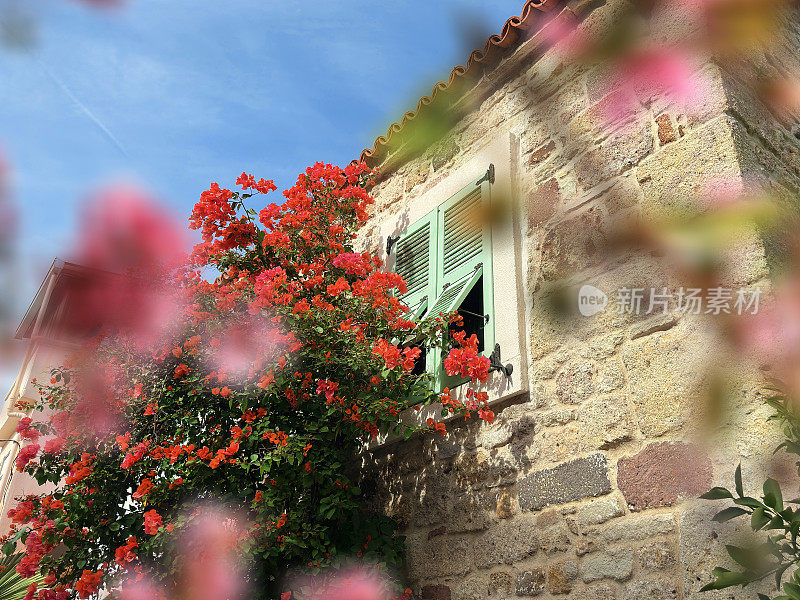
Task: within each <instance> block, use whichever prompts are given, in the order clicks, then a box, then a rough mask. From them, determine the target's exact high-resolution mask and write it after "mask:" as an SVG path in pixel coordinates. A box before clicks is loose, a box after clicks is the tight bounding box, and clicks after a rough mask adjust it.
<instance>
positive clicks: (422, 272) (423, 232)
mask: <svg viewBox="0 0 800 600" xmlns="http://www.w3.org/2000/svg"><path fill="white" fill-rule="evenodd" d="M394 272H395V273H397V274H399V275H401V276H402V277H403V279H404V280H405V282H406V285H407V286H408V291H407V292H406V294H405V295H404V296H403V297H402V300H403V302H405V303H406V304H407V305H408V307H409V313H410V315H411V317H412V318H419V317H420V316H421V315H422V314H423V313H424V312H425V309H426V308H428V307H429V306H430V305H431V304H432V303H433V300H434V290H435V289H436V211H431V212H430V213H429V214H428V215H426V216H425V217H423V218H422V219H420V220H419V221H417V222H416V223H414V224H412V225H411V226H410V227H408V228H407V229H406V230H405V231H404V232H403V233H402V234H400V238H399V239H398V240H397V244H396V245H395V263H394Z"/></svg>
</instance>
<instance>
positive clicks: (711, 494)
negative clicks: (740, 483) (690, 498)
mask: <svg viewBox="0 0 800 600" xmlns="http://www.w3.org/2000/svg"><path fill="white" fill-rule="evenodd" d="M700 497H701V498H703V499H704V500H721V499H722V498H733V494H731V493H730V492H729V491H728V490H727V489H725V488H724V487H715V488H711V489H710V490H708V491H707V492H706V493H705V494H703V495H702V496H700Z"/></svg>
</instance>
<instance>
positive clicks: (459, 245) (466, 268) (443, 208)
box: [429, 178, 494, 386]
mask: <svg viewBox="0 0 800 600" xmlns="http://www.w3.org/2000/svg"><path fill="white" fill-rule="evenodd" d="M490 191H491V183H490V182H489V181H488V180H486V179H484V178H482V179H481V181H480V182H479V183H475V182H472V183H470V184H469V185H467V186H466V187H465V188H464V189H463V190H461V191H460V192H458V193H457V194H455V195H454V196H453V197H452V198H450V199H448V200H447V201H446V202H443V203H442V204H441V205H440V206H439V207H438V209H437V210H436V226H437V238H438V243H437V245H438V251H437V262H436V286H437V287H436V289H437V291H438V294H437V299H436V301H435V302H434V303H433V305H432V306H431V309H430V311H429V314H431V315H437V314H439V313H440V312H443V313H448V312H452V311H454V310H456V309H457V308H458V307H459V306H460V305H461V303H462V302H463V301H464V299H465V298H466V297H467V295H468V294H469V293H470V291H472V289H473V288H474V287H475V285H477V284H478V282H481V285H482V287H483V290H482V291H483V313H484V314H487V315H489V322H488V323H486V326H485V328H484V332H483V333H484V353H485V354H487V355H488V354H489V353H490V352H491V351H492V350H493V349H494V292H493V285H492V283H493V269H492V230H491V222H490V220H489V219H488V215H489V211H490ZM434 362H435V363H436V364H434V373H435V374H436V376H437V380H438V381H439V384H440V385H442V386H443V385H453V384H456V383H458V382H456V381H453V378H447V377H446V376H445V374H444V369H443V368H442V366H441V357H435V360H434Z"/></svg>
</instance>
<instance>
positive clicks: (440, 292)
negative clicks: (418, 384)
mask: <svg viewBox="0 0 800 600" xmlns="http://www.w3.org/2000/svg"><path fill="white" fill-rule="evenodd" d="M491 187H492V182H490V181H489V180H488V179H487V178H486V177H484V176H481V177H480V178H477V177H476V178H474V179H472V180H471V181H470V182H469V183H468V184H467V185H466V186H464V187H463V188H461V189H460V190H459V191H458V192H456V193H455V194H453V195H452V196H450V197H449V198H447V199H446V200H444V201H443V202H440V203H439V204H438V205H437V206H436V208H434V209H433V210H431V211H430V212H428V213H427V214H426V215H425V216H423V217H422V218H420V219H418V220H417V221H415V222H413V223H411V224H410V225H409V226H408V227H406V228H405V229H404V230H403V232H402V233H400V235H399V237H398V240H397V245H396V246H395V250H396V254H395V264H394V267H393V269H392V270H393V271H394V272H398V269H397V259H398V256H399V253H400V252H401V251H402V242H403V240H404V239H407V238H409V237H411V236H413V235H415V234H416V232H418V231H419V230H420V229H422V228H423V227H425V226H426V225H428V227H429V229H428V231H429V234H428V242H429V250H428V258H429V260H428V285H427V286H425V287H424V288H421V289H420V290H415V291H414V292H412V293H411V294H406V295H405V296H403V298H402V300H403V301H404V302H405V303H406V304H408V306H409V314H410V316H411V318H414V319H418V318H420V315H421V314H422V313H423V312H424V311H425V309H426V308H427V309H429V310H430V312H429V313H428V316H430V315H433V310H434V309H436V308H437V305H438V304H439V302H440V300H441V299H442V298H443V297H444V294H445V293H446V290H447V288H448V287H450V286H452V285H456V284H459V283H460V282H462V281H463V280H465V279H466V280H467V281H466V282H465V283H464V285H463V286H462V287H461V289H460V290H459V291H458V292H457V294H456V295H455V296H454V297H453V298H451V299H449V300H448V302H447V305H445V306H443V307H441V309H440V310H437V312H441V313H449V312H452V311H453V310H457V308H458V307H459V306H460V305H461V304H462V303H463V302H464V300H465V299H466V297H467V296H468V295H469V293H470V292H471V291H472V290H473V289H474V287H475V286H476V285H477V284H478V283H479V282H481V285H482V295H483V314H485V315H488V316H489V320H488V321H487V322H486V323H485V325H484V347H483V352H482V354H483V355H484V356H488V355H489V354H491V352H492V351H493V350H494V345H495V327H494V319H495V312H494V269H493V262H494V261H493V249H492V227H491V222H490V221H489V220H488V219H487V218H486V216H487V215H490V214H491V209H492V206H491ZM476 188H477V189H478V200H477V203H478V207H477V210H478V218H479V222H480V223H482V226H481V229H482V231H481V237H480V241H481V248H480V251H479V252H478V253H477V254H475V255H474V256H472V257H469V258H467V259H466V260H465V261H463V263H462V264H459V265H456V266H455V267H454V268H453V269H452V270H450V271H448V272H445V256H446V255H445V237H446V234H447V232H446V217H447V214H448V211H450V209H452V208H453V207H456V206H458V204H459V203H461V202H465V201H468V199H469V197H470V196H472V195H473V194H475V191H476ZM484 223H485V224H484ZM467 226H468V225H467ZM473 237H474V236H473ZM457 244H458V245H456V246H454V248H461V249H462V251H463V250H464V249H465V248H467V247H468V246H469V240H467V241H466V243H465V244H461V243H459V242H457ZM452 251H453V248H451V249H450V252H451V256H452ZM423 290H425V291H424V292H423ZM423 305H424V306H423ZM421 306H423V307H422V308H421V309H420V307H421ZM425 366H426V368H425V370H426V371H427V372H428V373H429V374H431V376H432V377H433V379H434V385H435V388H436V392H440V391H441V390H442V389H444V388H445V387H451V388H453V387H457V386H460V385H462V384H463V383H465V382H466V381H467V380H465V379H463V378H460V377H458V376H448V375H447V374H446V373H445V371H444V364H443V356H442V353H441V352H436V351H428V352H426V365H425Z"/></svg>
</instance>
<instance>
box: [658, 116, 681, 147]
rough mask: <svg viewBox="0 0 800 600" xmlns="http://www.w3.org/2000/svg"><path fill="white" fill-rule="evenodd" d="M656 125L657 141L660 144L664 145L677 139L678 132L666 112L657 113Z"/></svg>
mask: <svg viewBox="0 0 800 600" xmlns="http://www.w3.org/2000/svg"><path fill="white" fill-rule="evenodd" d="M656 125H657V126H658V143H659V145H660V146H666V145H667V144H669V143H670V142H674V141H675V140H677V139H678V132H677V130H676V128H675V127H674V126H673V124H672V118H671V117H670V115H669V114H668V113H663V114H660V115H658V116H657V117H656Z"/></svg>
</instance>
